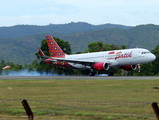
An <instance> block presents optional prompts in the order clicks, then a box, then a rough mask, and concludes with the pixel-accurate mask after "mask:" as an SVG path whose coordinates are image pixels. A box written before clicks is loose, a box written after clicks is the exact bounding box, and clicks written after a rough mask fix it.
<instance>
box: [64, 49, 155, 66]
mask: <svg viewBox="0 0 159 120" xmlns="http://www.w3.org/2000/svg"><path fill="white" fill-rule="evenodd" d="M65 59H69V60H79V61H88V62H89V61H91V62H94V63H100V62H106V63H109V66H110V67H118V66H124V65H137V64H144V63H149V62H152V61H154V60H155V59H156V56H155V55H154V54H152V53H151V52H150V51H149V50H147V49H143V48H134V49H124V50H112V51H104V52H94V53H84V54H75V55H66V56H65ZM69 64H70V65H71V66H73V67H75V68H79V69H82V68H90V66H87V65H82V64H78V63H77V64H76V63H69Z"/></svg>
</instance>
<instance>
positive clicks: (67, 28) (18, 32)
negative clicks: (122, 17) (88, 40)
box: [0, 22, 131, 38]
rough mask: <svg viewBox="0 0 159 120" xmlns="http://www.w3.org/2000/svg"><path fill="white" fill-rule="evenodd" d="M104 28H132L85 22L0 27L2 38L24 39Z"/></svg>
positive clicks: (0, 36)
mask: <svg viewBox="0 0 159 120" xmlns="http://www.w3.org/2000/svg"><path fill="white" fill-rule="evenodd" d="M104 28H122V29H129V28H131V27H130V26H124V25H113V24H103V25H91V24H88V23H85V22H78V23H74V22H71V23H68V24H58V25H56V24H50V25H46V26H36V25H15V26H12V27H0V38H7V37H8V38H15V37H23V36H28V35H32V34H37V33H54V35H67V34H71V33H78V32H86V31H94V30H101V29H104Z"/></svg>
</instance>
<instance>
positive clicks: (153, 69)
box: [0, 38, 159, 76]
mask: <svg viewBox="0 0 159 120" xmlns="http://www.w3.org/2000/svg"><path fill="white" fill-rule="evenodd" d="M54 39H55V41H56V42H57V43H58V44H59V46H60V47H61V49H62V50H63V51H64V52H65V53H66V54H71V48H70V44H69V42H68V41H63V40H62V39H59V38H54ZM126 48H127V46H126V45H122V46H116V45H114V44H111V45H110V44H107V43H103V42H102V41H97V42H92V43H90V44H88V49H86V50H85V51H83V53H87V52H99V51H108V50H119V49H126ZM41 49H42V51H43V52H44V54H45V55H46V56H50V55H49V51H48V47H47V43H46V40H45V39H44V40H42V41H41ZM151 52H152V53H153V54H155V55H156V60H155V61H153V62H151V63H147V64H142V65H141V72H138V69H136V70H134V71H129V72H127V71H123V70H122V69H120V68H113V72H114V73H115V74H114V75H134V76H151V75H159V73H158V72H159V71H158V66H159V62H158V61H159V45H157V46H156V47H155V48H154V49H153V50H151ZM79 53H81V52H77V53H76V54H79ZM35 55H36V57H37V60H32V61H31V63H28V64H25V65H19V64H14V63H13V62H5V61H4V60H1V61H0V68H3V67H5V66H7V65H8V66H10V68H9V69H7V70H3V69H0V75H3V71H17V72H18V71H21V70H24V69H27V70H28V71H29V72H30V71H37V72H39V73H41V74H42V73H46V74H58V75H88V74H89V72H90V71H89V70H76V69H69V68H62V67H58V66H53V65H50V64H47V63H45V62H44V58H42V57H41V56H40V54H39V52H37V53H35ZM104 72H105V73H106V72H109V70H108V71H104ZM8 73H9V72H8ZM100 73H101V74H103V72H100ZM100 73H99V74H100ZM6 74H7V72H6Z"/></svg>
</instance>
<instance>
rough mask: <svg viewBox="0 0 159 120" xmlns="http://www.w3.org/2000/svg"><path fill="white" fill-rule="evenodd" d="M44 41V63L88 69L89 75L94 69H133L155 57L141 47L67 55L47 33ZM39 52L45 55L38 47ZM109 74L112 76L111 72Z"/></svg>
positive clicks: (93, 72) (92, 73)
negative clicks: (46, 52) (47, 50)
mask: <svg viewBox="0 0 159 120" xmlns="http://www.w3.org/2000/svg"><path fill="white" fill-rule="evenodd" d="M46 41H47V45H48V48H49V52H50V57H48V58H47V59H46V60H45V61H44V62H45V63H49V64H52V65H56V66H60V67H66V68H75V69H90V70H91V72H90V75H91V76H94V75H95V71H106V70H108V69H109V68H115V67H119V68H121V69H124V70H135V69H136V68H137V67H138V65H140V64H145V63H149V62H152V61H154V60H155V59H156V56H155V55H154V54H152V53H151V52H150V51H149V50H147V49H143V48H133V49H124V50H111V51H103V52H93V53H83V54H74V55H67V54H65V53H64V52H63V50H62V49H61V48H60V47H59V45H58V44H57V43H56V41H55V40H54V39H53V37H52V36H50V35H47V36H46ZM39 53H40V55H41V56H43V57H45V54H44V53H43V52H42V50H41V49H40V48H39ZM110 75H111V76H112V75H113V73H111V74H110Z"/></svg>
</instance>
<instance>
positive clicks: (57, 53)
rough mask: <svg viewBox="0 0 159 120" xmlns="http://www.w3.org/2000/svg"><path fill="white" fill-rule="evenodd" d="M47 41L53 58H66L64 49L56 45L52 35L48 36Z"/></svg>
mask: <svg viewBox="0 0 159 120" xmlns="http://www.w3.org/2000/svg"><path fill="white" fill-rule="evenodd" d="M46 41H47V45H48V48H49V52H50V56H51V57H58V58H59V57H61V58H64V57H65V53H64V52H63V51H62V49H61V48H60V47H59V45H58V44H57V43H56V41H55V40H54V39H53V37H52V36H51V35H47V36H46Z"/></svg>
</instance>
